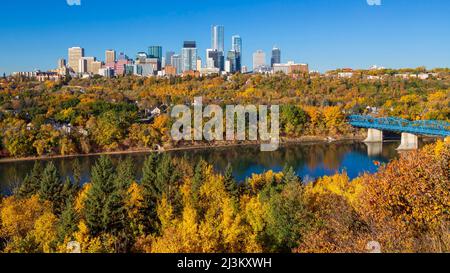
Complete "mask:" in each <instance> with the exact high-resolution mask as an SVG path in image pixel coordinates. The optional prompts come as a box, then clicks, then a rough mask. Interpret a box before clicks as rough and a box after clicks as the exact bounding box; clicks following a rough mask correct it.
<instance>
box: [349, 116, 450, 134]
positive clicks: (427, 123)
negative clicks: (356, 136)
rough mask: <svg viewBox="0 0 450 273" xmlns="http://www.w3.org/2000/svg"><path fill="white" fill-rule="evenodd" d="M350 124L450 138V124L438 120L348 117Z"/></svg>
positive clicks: (359, 126)
mask: <svg viewBox="0 0 450 273" xmlns="http://www.w3.org/2000/svg"><path fill="white" fill-rule="evenodd" d="M348 121H349V123H350V124H351V125H352V126H354V127H358V128H368V129H376V130H380V131H391V132H397V133H409V134H414V135H425V136H438V137H448V136H450V123H448V122H445V121H438V120H419V121H409V120H405V119H401V118H394V117H385V118H374V117H371V116H363V115H352V116H349V117H348Z"/></svg>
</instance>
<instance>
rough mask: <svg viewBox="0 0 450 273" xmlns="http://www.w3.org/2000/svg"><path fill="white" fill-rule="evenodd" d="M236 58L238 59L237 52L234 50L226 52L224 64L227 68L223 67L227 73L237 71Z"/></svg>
mask: <svg viewBox="0 0 450 273" xmlns="http://www.w3.org/2000/svg"><path fill="white" fill-rule="evenodd" d="M237 59H238V53H237V52H236V51H234V50H230V51H228V54H227V61H226V66H227V69H225V71H226V72H228V73H235V72H237V71H238V70H237Z"/></svg>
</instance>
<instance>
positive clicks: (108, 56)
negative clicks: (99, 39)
mask: <svg viewBox="0 0 450 273" xmlns="http://www.w3.org/2000/svg"><path fill="white" fill-rule="evenodd" d="M114 62H116V51H115V50H112V49H108V50H106V51H105V63H107V64H111V63H114Z"/></svg>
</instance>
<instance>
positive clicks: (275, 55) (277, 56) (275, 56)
mask: <svg viewBox="0 0 450 273" xmlns="http://www.w3.org/2000/svg"><path fill="white" fill-rule="evenodd" d="M280 63H281V50H280V49H279V48H277V47H274V48H273V49H272V58H271V59H270V66H271V67H273V65H274V64H280Z"/></svg>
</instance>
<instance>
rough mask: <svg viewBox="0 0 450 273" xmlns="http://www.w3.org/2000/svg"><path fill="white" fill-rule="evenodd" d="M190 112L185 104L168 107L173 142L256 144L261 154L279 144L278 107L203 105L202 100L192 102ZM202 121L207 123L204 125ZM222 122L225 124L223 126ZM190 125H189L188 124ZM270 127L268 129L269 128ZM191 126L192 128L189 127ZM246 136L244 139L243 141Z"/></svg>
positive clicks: (275, 147)
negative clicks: (172, 122)
mask: <svg viewBox="0 0 450 273" xmlns="http://www.w3.org/2000/svg"><path fill="white" fill-rule="evenodd" d="M193 108H194V113H193V114H192V111H191V108H190V107H189V106H186V105H176V106H174V107H173V108H172V112H171V117H172V118H175V119H176V121H175V123H174V124H173V126H172V130H171V137H172V139H173V140H175V141H180V140H186V141H191V140H195V141H202V140H206V141H223V140H224V131H225V139H226V140H227V141H245V140H250V141H260V142H261V151H275V150H277V149H278V147H279V144H280V107H279V106H278V105H272V106H270V115H268V114H269V111H268V109H269V106H267V105H259V106H258V107H257V106H255V105H246V106H243V105H227V106H226V107H225V119H224V113H223V109H222V107H220V106H219V105H207V106H206V107H204V105H203V100H202V97H196V98H195V99H194V107H193ZM204 118H208V119H209V120H208V121H207V122H206V123H204ZM224 121H225V124H224ZM192 123H193V124H192ZM269 124H270V126H269ZM192 125H193V126H192ZM247 125H248V126H247ZM247 135H248V138H247Z"/></svg>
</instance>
